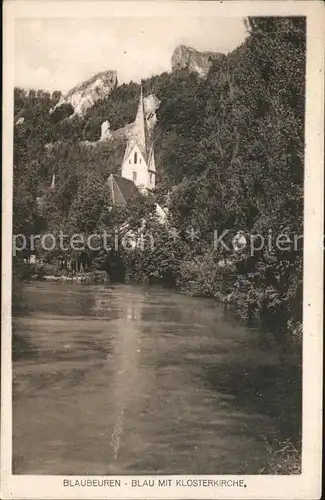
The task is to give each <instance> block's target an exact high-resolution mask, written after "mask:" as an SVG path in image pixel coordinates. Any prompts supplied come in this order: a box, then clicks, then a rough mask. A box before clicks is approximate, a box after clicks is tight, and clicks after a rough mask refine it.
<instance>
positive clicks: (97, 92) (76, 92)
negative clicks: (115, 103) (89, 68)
mask: <svg viewBox="0 0 325 500" xmlns="http://www.w3.org/2000/svg"><path fill="white" fill-rule="evenodd" d="M116 86H117V73H116V71H111V70H109V71H102V72H101V73H97V74H96V75H94V76H93V77H91V78H89V80H86V81H85V82H83V83H81V84H80V85H77V86H76V87H74V88H73V89H71V90H70V91H69V92H68V93H67V94H65V95H63V96H62V97H61V99H60V100H59V102H58V103H57V104H56V106H55V107H54V108H52V110H51V112H53V111H54V110H55V109H56V108H59V107H60V106H62V105H63V104H70V105H71V106H72V107H73V109H74V113H73V114H74V115H78V116H83V115H84V114H85V112H86V110H87V109H88V108H90V107H92V106H93V105H94V104H95V102H97V101H99V100H102V99H104V98H105V97H106V96H108V95H109V94H110V93H111V91H112V90H113V89H114V88H115V87H116Z"/></svg>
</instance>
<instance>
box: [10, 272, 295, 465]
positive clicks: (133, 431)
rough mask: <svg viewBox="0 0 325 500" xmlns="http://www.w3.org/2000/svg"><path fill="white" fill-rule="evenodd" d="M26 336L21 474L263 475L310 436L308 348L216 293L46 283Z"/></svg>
mask: <svg viewBox="0 0 325 500" xmlns="http://www.w3.org/2000/svg"><path fill="white" fill-rule="evenodd" d="M13 331H14V337H15V342H14V366H13V391H14V393H13V394H14V399H13V436H14V439H13V472H14V473H16V474H141V473H148V474H150V473H160V474H185V473H186V474H225V473H227V474H241V473H245V474H257V473H259V472H263V466H264V463H265V460H266V458H267V452H266V447H265V438H267V439H271V438H273V437H274V436H277V435H278V436H279V437H280V438H281V436H282V437H287V436H290V437H294V436H295V434H296V433H297V432H298V430H299V414H300V398H299V393H300V390H299V387H300V375H299V373H300V371H299V366H298V363H297V361H296V355H294V354H292V353H286V354H285V355H284V354H283V352H280V350H279V349H278V348H275V347H274V346H271V345H269V344H268V343H267V342H266V340H265V339H263V341H262V340H261V339H262V336H261V334H260V333H259V332H257V331H254V330H249V329H247V328H245V327H243V326H242V325H240V324H239V323H238V322H237V321H236V320H235V319H234V318H232V317H231V316H230V315H229V314H228V315H227V314H225V311H224V308H223V306H221V305H219V304H216V303H215V302H213V301H210V300H207V299H196V298H190V297H186V296H182V295H179V294H176V293H173V292H170V291H167V290H162V289H160V288H149V287H148V288H146V287H133V286H127V285H119V286H103V285H94V286H89V285H77V284H63V283H42V282H39V283H36V282H35V283H32V284H30V285H27V286H26V287H25V288H24V291H23V305H22V308H21V309H20V311H19V312H17V313H16V314H15V316H14V319H13ZM284 358H285V359H284ZM284 361H285V363H284ZM288 415H296V416H298V417H297V418H288Z"/></svg>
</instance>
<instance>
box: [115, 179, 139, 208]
mask: <svg viewBox="0 0 325 500" xmlns="http://www.w3.org/2000/svg"><path fill="white" fill-rule="evenodd" d="M107 184H108V185H109V187H110V190H111V197H112V201H113V205H118V206H125V205H127V204H128V203H129V202H130V201H132V200H134V199H136V198H138V197H139V191H138V190H137V187H136V185H135V184H134V182H132V181H130V180H128V179H124V178H123V177H119V176H117V175H114V174H111V175H110V176H109V178H108V179H107Z"/></svg>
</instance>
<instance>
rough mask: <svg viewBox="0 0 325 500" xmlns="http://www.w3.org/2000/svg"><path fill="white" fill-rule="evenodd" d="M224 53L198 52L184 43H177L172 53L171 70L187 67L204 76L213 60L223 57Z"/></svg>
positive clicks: (220, 59)
mask: <svg viewBox="0 0 325 500" xmlns="http://www.w3.org/2000/svg"><path fill="white" fill-rule="evenodd" d="M224 57H226V56H225V54H221V53H218V52H199V51H198V50H196V49H193V48H192V47H187V46H186V45H178V47H176V49H175V50H174V53H173V55H172V70H173V71H175V70H177V69H183V68H187V69H189V70H190V71H193V72H196V73H198V75H199V76H201V77H202V78H205V77H206V76H207V74H208V71H209V69H210V66H211V64H212V62H213V61H215V60H219V61H220V62H221V61H222V60H223V59H224Z"/></svg>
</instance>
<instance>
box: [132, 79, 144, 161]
mask: <svg viewBox="0 0 325 500" xmlns="http://www.w3.org/2000/svg"><path fill="white" fill-rule="evenodd" d="M145 127H146V125H145V113H144V106H143V92H142V85H141V90H140V99H139V105H138V111H137V115H136V118H135V121H134V126H133V131H132V138H133V139H134V141H135V142H137V144H138V146H139V148H140V149H142V151H143V152H144V153H145V152H146V129H145Z"/></svg>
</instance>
